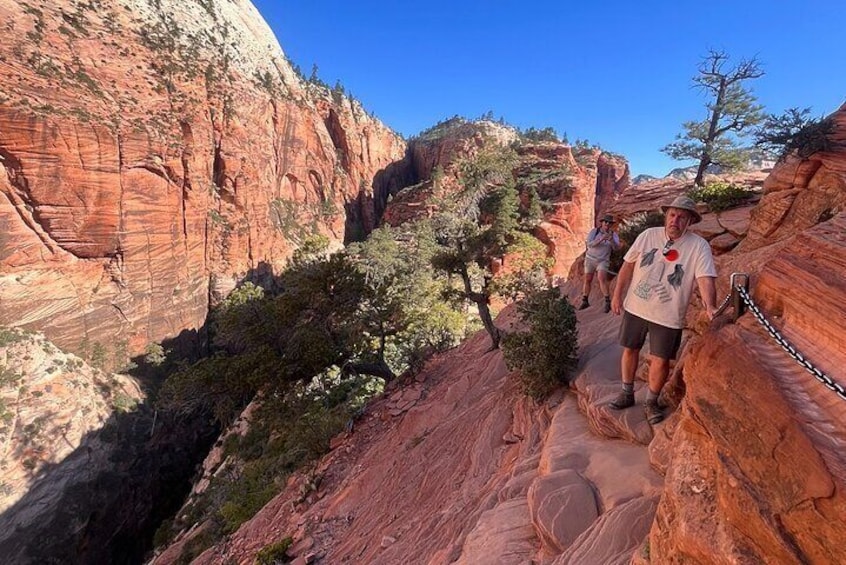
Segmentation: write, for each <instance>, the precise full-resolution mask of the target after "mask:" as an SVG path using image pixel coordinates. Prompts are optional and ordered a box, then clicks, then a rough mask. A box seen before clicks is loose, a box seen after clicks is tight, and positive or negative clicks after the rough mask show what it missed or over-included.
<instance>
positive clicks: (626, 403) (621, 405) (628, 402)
mask: <svg viewBox="0 0 846 565" xmlns="http://www.w3.org/2000/svg"><path fill="white" fill-rule="evenodd" d="M634 403H635V402H634V393H633V392H626V391H624V390H621V391H620V394H618V395H617V398H615V399H614V400H612V401H611V402H610V403H609V404H608V406H610V407H611V408H613V409H614V410H623V409H625V408H629V407H630V406H634Z"/></svg>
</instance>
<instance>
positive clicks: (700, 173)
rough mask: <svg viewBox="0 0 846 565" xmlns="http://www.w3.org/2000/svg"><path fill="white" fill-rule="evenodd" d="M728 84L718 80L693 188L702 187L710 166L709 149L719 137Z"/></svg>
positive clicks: (724, 79)
mask: <svg viewBox="0 0 846 565" xmlns="http://www.w3.org/2000/svg"><path fill="white" fill-rule="evenodd" d="M727 87H728V83H727V82H726V78H725V77H721V78H720V87H719V88H718V89H717V97H716V100H714V106H713V108H714V109H713V110H711V121H710V123H709V124H708V136H707V137H706V138H705V147H704V148H703V149H702V157H701V158H700V159H699V168H698V169H697V170H696V178H695V179H693V185H694V186H702V179H703V178H704V177H705V169H707V168H708V165H710V164H711V147H712V144H713V143H714V141H715V140H716V139H717V137H719V134H718V133H717V128H718V127H719V125H720V118H721V117H722V116H723V104H725V99H726V88H727Z"/></svg>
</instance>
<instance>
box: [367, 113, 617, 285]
mask: <svg viewBox="0 0 846 565" xmlns="http://www.w3.org/2000/svg"><path fill="white" fill-rule="evenodd" d="M518 138H519V136H518V133H517V131H516V130H514V129H513V128H511V127H509V126H503V125H500V124H497V123H495V122H491V121H487V120H479V121H475V122H468V121H466V120H464V119H463V118H452V119H450V120H446V121H444V122H442V123H440V124H438V125H436V126H434V127H433V128H431V129H430V130H427V131H426V132H424V133H423V134H421V136H420V137H419V138H417V139H414V140H413V141H412V142H411V143H410V144H409V154H410V166H411V168H412V170H413V171H414V175H415V178H417V179H420V181H421V182H419V183H418V184H416V185H413V186H408V187H405V188H403V189H402V190H400V191H399V192H397V193H396V194H392V197H391V199H390V200H389V203H388V205H387V207H386V210H385V213H384V216H383V221H384V222H385V223H387V224H390V225H398V224H400V223H402V222H405V221H408V220H410V219H413V218H415V217H419V216H421V215H424V214H426V213H427V208H428V207H429V206H432V203H431V202H430V201H429V198H430V197H431V196H432V195H433V192H435V191H437V190H443V191H450V190H457V189H458V187H457V180H458V171H457V170H456V166H455V165H456V163H457V162H458V161H459V160H460V159H461V158H464V157H468V156H471V155H474V154H475V153H476V152H477V151H478V150H479V149H480V148H481V147H482V146H484V144H486V143H495V144H500V145H506V144H515V147H516V151H517V154H518V157H519V161H518V164H517V166H516V168H515V169H514V171H513V174H514V177H515V179H516V182H517V188H518V190H519V191H520V194H521V198H522V199H523V200H524V202H525V201H526V199H527V198H528V194H529V190H534V191H536V193H537V195H538V196H539V197H540V198H541V199H542V200H543V201H545V203H546V205H547V206H548V209H547V210H546V211H545V212H544V217H543V221H542V222H541V223H540V224H539V225H538V226H537V228H536V229H535V231H534V235H535V237H537V238H538V239H539V240H540V241H542V242H543V243H544V244H545V245H546V246H547V248H548V249H549V255H550V256H551V257H553V258H554V260H555V263H554V265H553V267H552V271H551V274H552V275H554V276H556V277H561V276H565V275H566V274H567V273H568V272H569V270H570V266H571V265H572V263H573V261H574V260H575V259H576V258H577V257H579V255H581V254H582V253H583V252H584V241H585V238H586V236H587V234H588V232H589V231H590V230H591V229H592V228H593V227H594V226H595V220H596V218H597V217H598V216H599V215H600V214H601V213H604V212H605V211H606V210H607V209H608V207H610V206H611V205H612V204H613V202H615V201H616V199H617V198H618V197H619V195H620V194H622V193H623V191H624V190H626V189H627V188H628V187H629V185H630V181H629V168H628V163H627V162H626V161H625V159H623V158H622V157H618V156H612V155H610V154H607V153H603V152H602V151H600V150H599V149H591V148H574V147H571V146H570V145H567V144H563V143H552V142H543V143H533V142H528V141H526V140H521V141H520V142H519V143H515V142H517V141H518ZM436 171H437V172H436ZM435 179H437V180H435ZM435 185H437V187H436V186H435Z"/></svg>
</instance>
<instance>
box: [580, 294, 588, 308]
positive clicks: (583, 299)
mask: <svg viewBox="0 0 846 565" xmlns="http://www.w3.org/2000/svg"><path fill="white" fill-rule="evenodd" d="M588 306H590V302H588V299H587V296H584V297H582V305H581V306H579V310H584V309H585V308H587V307H588Z"/></svg>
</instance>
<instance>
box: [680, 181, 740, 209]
mask: <svg viewBox="0 0 846 565" xmlns="http://www.w3.org/2000/svg"><path fill="white" fill-rule="evenodd" d="M687 194H688V196H690V197H691V198H693V199H694V200H695V201H697V202H705V203H706V204H707V205H708V208H709V209H710V210H711V211H712V212H719V211H721V210H727V209H729V208H734V207H735V206H739V205H740V204H743V203H744V202H746V200H748V199H749V197H750V196H752V190H751V189H749V188H747V187H745V186H738V185H736V184H731V183H728V182H722V181H717V182H709V183H708V184H706V185H705V186H703V187H697V188H693V189H691V190H689V191H688V193H687Z"/></svg>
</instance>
